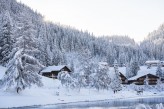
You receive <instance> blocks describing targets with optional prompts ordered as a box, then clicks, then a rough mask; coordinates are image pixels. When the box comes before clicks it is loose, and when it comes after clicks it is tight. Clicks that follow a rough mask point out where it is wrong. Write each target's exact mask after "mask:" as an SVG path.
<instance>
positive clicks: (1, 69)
mask: <svg viewBox="0 0 164 109" xmlns="http://www.w3.org/2000/svg"><path fill="white" fill-rule="evenodd" d="M6 70H7V68H6V67H3V66H0V79H2V78H3V76H4V74H5V72H6Z"/></svg>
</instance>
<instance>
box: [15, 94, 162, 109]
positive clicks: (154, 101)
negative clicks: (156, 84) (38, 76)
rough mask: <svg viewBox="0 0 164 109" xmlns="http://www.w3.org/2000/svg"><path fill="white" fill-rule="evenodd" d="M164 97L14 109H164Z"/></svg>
mask: <svg viewBox="0 0 164 109" xmlns="http://www.w3.org/2000/svg"><path fill="white" fill-rule="evenodd" d="M163 106H164V97H155V98H130V99H129V98H128V99H127V100H126V99H117V100H101V101H94V102H88V101H86V102H77V103H63V104H62V103H61V104H56V105H46V106H32V107H22V108H14V109H164V107H163Z"/></svg>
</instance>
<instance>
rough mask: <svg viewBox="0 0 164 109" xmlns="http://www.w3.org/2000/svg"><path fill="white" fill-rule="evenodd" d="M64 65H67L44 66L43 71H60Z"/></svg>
mask: <svg viewBox="0 0 164 109" xmlns="http://www.w3.org/2000/svg"><path fill="white" fill-rule="evenodd" d="M63 67H65V65H59V66H55V65H54V66H48V67H46V68H44V69H43V70H42V71H41V73H42V72H51V71H60V70H61V69H62V68H63Z"/></svg>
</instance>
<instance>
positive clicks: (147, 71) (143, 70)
mask: <svg viewBox="0 0 164 109" xmlns="http://www.w3.org/2000/svg"><path fill="white" fill-rule="evenodd" d="M156 71H157V67H151V68H150V69H147V66H141V67H140V70H139V71H138V73H137V75H136V76H134V77H131V78H129V79H128V80H136V79H138V78H139V77H142V76H145V75H147V74H152V75H155V76H156Z"/></svg>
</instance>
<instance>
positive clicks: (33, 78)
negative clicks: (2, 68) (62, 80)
mask: <svg viewBox="0 0 164 109" xmlns="http://www.w3.org/2000/svg"><path fill="white" fill-rule="evenodd" d="M23 18H24V17H23ZM21 21H23V22H22V25H23V26H22V27H21V28H20V30H19V31H18V32H17V37H16V43H15V44H14V48H13V50H12V53H11V54H12V55H13V56H12V57H13V59H12V60H10V61H9V64H8V66H7V68H8V70H7V72H6V74H5V77H4V79H3V85H4V86H5V87H6V89H10V88H15V89H16V90H17V92H18V93H19V91H20V90H23V89H25V88H27V87H30V86H31V85H32V84H36V85H37V86H41V85H42V82H41V77H40V76H39V74H38V72H39V71H40V69H41V68H42V67H43V66H42V65H41V64H40V63H39V61H38V60H37V59H36V58H35V56H36V53H37V52H38V50H37V43H36V39H35V36H34V29H32V23H31V22H30V20H28V18H27V19H21ZM20 23H21V22H20Z"/></svg>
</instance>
